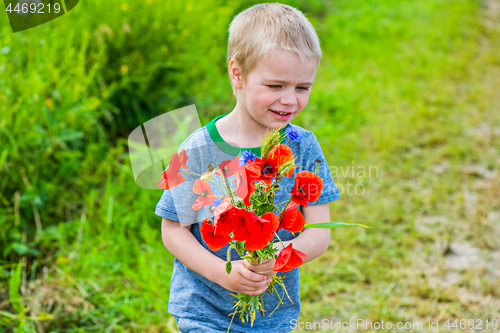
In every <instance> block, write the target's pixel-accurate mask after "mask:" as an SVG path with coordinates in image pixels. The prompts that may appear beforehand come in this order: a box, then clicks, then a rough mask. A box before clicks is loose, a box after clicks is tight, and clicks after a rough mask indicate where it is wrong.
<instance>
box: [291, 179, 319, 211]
mask: <svg viewBox="0 0 500 333" xmlns="http://www.w3.org/2000/svg"><path fill="white" fill-rule="evenodd" d="M323 184H324V183H323V179H321V177H320V176H318V175H316V174H314V173H312V172H311V171H307V170H304V171H300V172H298V173H297V174H296V175H295V184H294V186H293V188H292V191H291V194H292V201H294V202H296V203H298V204H299V205H304V206H305V207H307V203H308V202H314V201H316V200H318V198H319V196H320V195H321V191H322V190H323Z"/></svg>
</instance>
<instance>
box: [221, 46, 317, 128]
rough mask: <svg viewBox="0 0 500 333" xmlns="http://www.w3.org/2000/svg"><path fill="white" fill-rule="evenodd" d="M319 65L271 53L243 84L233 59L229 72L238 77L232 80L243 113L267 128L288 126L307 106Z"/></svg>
mask: <svg viewBox="0 0 500 333" xmlns="http://www.w3.org/2000/svg"><path fill="white" fill-rule="evenodd" d="M316 66H317V62H316V61H312V60H308V61H306V62H304V63H302V62H301V61H300V58H299V56H298V55H296V54H293V53H290V52H286V51H278V52H274V53H272V54H270V55H269V56H268V58H267V61H266V60H265V59H264V58H261V59H260V60H259V61H258V63H257V66H256V67H255V68H254V69H253V70H252V71H250V73H249V74H248V76H247V80H246V82H241V80H238V74H237V73H239V69H238V68H235V64H234V62H233V61H232V60H231V63H230V66H229V71H230V73H231V72H232V73H233V74H235V75H231V78H232V81H233V85H234V87H235V88H236V89H237V90H236V91H237V97H238V107H239V108H240V109H241V110H240V111H242V112H245V113H246V114H248V116H250V117H251V118H253V119H254V120H255V121H256V122H257V123H259V124H260V125H262V126H263V127H267V128H278V127H284V126H286V125H287V124H288V123H289V122H291V121H292V119H294V118H295V117H297V115H298V114H299V113H300V111H302V110H303V109H304V108H305V107H306V105H307V102H308V100H309V95H310V93H311V86H312V84H313V82H314V77H315V76H316ZM275 111H278V112H281V113H282V114H278V113H277V112H275Z"/></svg>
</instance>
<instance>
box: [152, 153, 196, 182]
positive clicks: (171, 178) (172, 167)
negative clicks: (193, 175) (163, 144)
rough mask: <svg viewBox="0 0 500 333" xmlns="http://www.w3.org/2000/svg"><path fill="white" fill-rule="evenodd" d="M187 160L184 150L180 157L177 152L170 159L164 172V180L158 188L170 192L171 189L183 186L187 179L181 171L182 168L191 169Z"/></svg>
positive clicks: (162, 179)
mask: <svg viewBox="0 0 500 333" xmlns="http://www.w3.org/2000/svg"><path fill="white" fill-rule="evenodd" d="M187 160H188V157H187V155H186V151H185V150H184V149H182V150H181V153H180V155H178V154H177V152H175V153H174V156H172V157H171V158H170V162H169V163H168V167H167V169H166V170H165V171H163V172H162V178H161V180H160V181H159V182H158V183H157V184H156V186H157V187H159V188H161V189H162V190H170V189H171V188H174V187H176V186H177V185H180V184H182V183H183V182H184V180H185V179H184V177H183V176H182V174H181V172H180V171H179V170H180V168H181V167H182V168H184V169H189V167H188V166H187V164H186V162H187Z"/></svg>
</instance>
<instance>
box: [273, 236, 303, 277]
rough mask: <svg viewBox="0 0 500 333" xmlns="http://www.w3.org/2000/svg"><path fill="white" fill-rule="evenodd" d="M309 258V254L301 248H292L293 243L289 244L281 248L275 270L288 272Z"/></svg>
mask: <svg viewBox="0 0 500 333" xmlns="http://www.w3.org/2000/svg"><path fill="white" fill-rule="evenodd" d="M306 259H307V255H306V254H305V253H303V252H300V251H299V250H296V249H294V248H292V243H290V244H288V246H287V247H285V248H284V249H283V250H281V252H280V254H279V255H278V258H277V259H276V262H275V263H274V267H273V271H275V272H283V273H284V272H288V271H291V270H292V269H294V268H296V267H299V266H300V265H302V264H303V263H304V260H306Z"/></svg>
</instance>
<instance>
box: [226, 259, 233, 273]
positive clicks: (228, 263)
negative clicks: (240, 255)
mask: <svg viewBox="0 0 500 333" xmlns="http://www.w3.org/2000/svg"><path fill="white" fill-rule="evenodd" d="M232 268H233V266H232V264H231V262H230V261H227V262H226V273H227V274H230V273H231V269H232Z"/></svg>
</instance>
